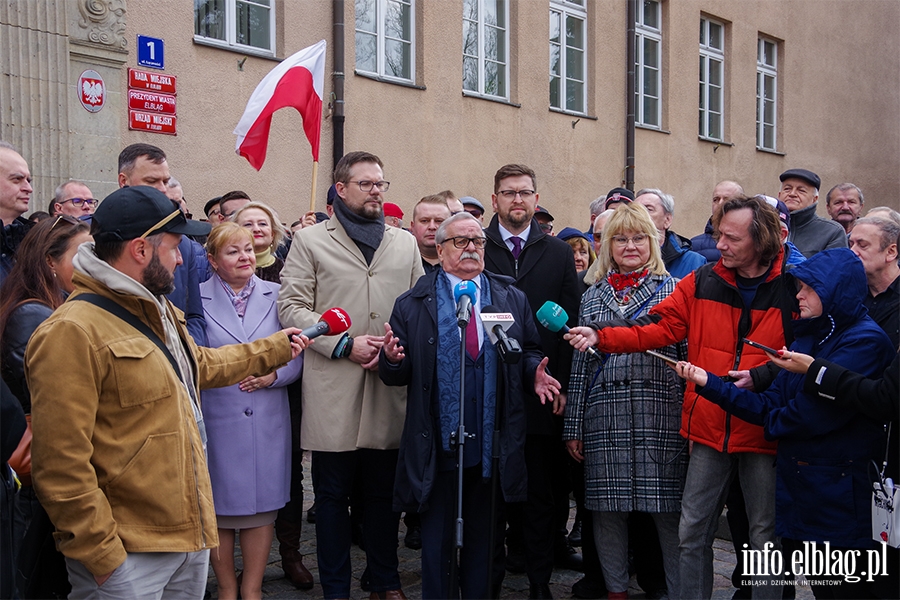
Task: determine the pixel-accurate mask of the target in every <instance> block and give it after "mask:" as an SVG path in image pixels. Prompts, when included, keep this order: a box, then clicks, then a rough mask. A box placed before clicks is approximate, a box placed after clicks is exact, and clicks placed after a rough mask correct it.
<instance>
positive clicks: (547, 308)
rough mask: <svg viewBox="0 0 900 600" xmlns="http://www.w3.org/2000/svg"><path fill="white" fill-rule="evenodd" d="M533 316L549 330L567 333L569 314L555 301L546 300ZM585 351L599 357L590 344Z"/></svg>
mask: <svg viewBox="0 0 900 600" xmlns="http://www.w3.org/2000/svg"><path fill="white" fill-rule="evenodd" d="M535 316H536V317H537V320H538V322H539V323H540V324H541V325H543V326H544V327H546V328H547V329H549V330H550V331H553V332H557V331H562V332H563V333H569V326H568V325H566V321H568V320H569V315H567V314H566V311H565V309H563V307H562V306H560V305H559V304H557V303H556V302H551V301H550V300H547V301H546V302H544V305H543V306H542V307H541V308H540V310H538V311H537V314H536V315H535ZM586 352H587V353H588V354H591V355H592V356H596V357H597V358H600V355H599V354H597V351H596V350H594V349H593V348H592V347H590V346H588V349H587V350H586Z"/></svg>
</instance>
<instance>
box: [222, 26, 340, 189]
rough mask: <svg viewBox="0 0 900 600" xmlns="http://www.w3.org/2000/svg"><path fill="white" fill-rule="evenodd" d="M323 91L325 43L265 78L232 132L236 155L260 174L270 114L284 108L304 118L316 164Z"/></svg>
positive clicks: (292, 57)
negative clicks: (235, 138)
mask: <svg viewBox="0 0 900 600" xmlns="http://www.w3.org/2000/svg"><path fill="white" fill-rule="evenodd" d="M324 89H325V40H322V41H320V42H319V43H317V44H314V45H312V46H310V47H309V48H304V49H303V50H301V51H299V52H297V53H296V54H293V55H292V56H290V57H288V58H286V59H285V60H283V61H282V62H281V64H279V65H278V66H277V67H275V68H274V69H272V70H271V71H270V72H269V74H268V75H266V76H265V77H264V78H263V80H262V81H260V82H259V85H258V86H256V89H255V90H253V94H252V95H251V96H250V100H249V101H248V102H247V108H245V109H244V116H242V117H241V120H240V122H239V123H238V124H237V127H236V128H235V129H234V134H235V135H236V136H238V139H237V146H236V147H235V152H237V153H238V154H240V155H241V156H243V157H244V158H246V159H247V160H248V161H249V162H250V166H252V167H253V168H254V169H256V170H257V171H259V170H260V169H261V168H262V166H263V163H264V162H265V161H266V146H267V145H268V143H269V127H270V126H271V125H272V113H274V112H275V111H276V110H278V109H279V108H285V107H287V106H290V107H293V108H296V109H297V112H299V113H300V116H302V117H303V130H304V131H305V132H306V137H307V138H308V139H309V143H310V145H311V146H312V156H313V160H314V161H318V160H319V138H320V134H321V123H322V98H323V96H324V93H323V91H324Z"/></svg>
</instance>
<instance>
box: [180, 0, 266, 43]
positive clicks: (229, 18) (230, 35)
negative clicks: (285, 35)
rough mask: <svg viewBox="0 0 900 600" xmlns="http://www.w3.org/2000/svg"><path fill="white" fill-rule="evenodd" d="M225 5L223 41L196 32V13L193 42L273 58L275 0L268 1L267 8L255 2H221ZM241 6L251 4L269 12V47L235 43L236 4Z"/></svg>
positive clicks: (238, 0) (251, 0)
mask: <svg viewBox="0 0 900 600" xmlns="http://www.w3.org/2000/svg"><path fill="white" fill-rule="evenodd" d="M222 1H223V2H224V3H225V39H224V40H221V39H219V38H214V37H207V36H205V35H202V34H200V33H197V31H196V13H195V17H194V18H195V22H194V28H195V29H194V41H195V42H197V43H200V44H204V45H207V46H215V47H218V48H223V49H225V50H235V51H238V52H243V53H245V54H251V55H255V56H266V57H272V56H275V47H276V40H275V12H276V11H275V2H276V0H269V6H263V5H262V4H260V3H259V2H257V1H256V0H222ZM238 2H240V3H241V4H253V5H256V6H259V7H260V8H266V9H268V11H269V47H268V48H259V47H257V46H248V45H246V44H241V43H238V41H237V3H238ZM196 9H197V5H196V2H195V5H194V10H196Z"/></svg>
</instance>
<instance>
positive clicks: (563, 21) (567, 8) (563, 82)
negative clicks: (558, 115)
mask: <svg viewBox="0 0 900 600" xmlns="http://www.w3.org/2000/svg"><path fill="white" fill-rule="evenodd" d="M554 13H555V14H557V15H558V17H559V23H560V27H559V41H553V39H552V38H551V39H550V81H551V86H552V82H553V79H558V80H559V91H558V95H557V103H556V104H554V103H553V97H552V95H551V97H550V107H551V108H555V109H558V110H563V111H566V112H571V113H576V114H580V115H583V114H587V75H588V70H587V44H588V40H587V7H586V6H585V2H584V0H569V1H567V0H550V19H551V22H552V20H553V15H554ZM569 19H575V20H578V21H580V22H581V39H582V41H583V44H584V47H583V48H577V47H574V46H569V45H568V43H567V42H568V38H567V35H566V32H567V31H568V21H569ZM551 34H552V31H551ZM554 48H556V49H557V52H558V67H559V72H558V73H554V72H553V49H554ZM570 50H571V51H573V52H580V53H581V73H582V77H583V78H582V79H577V78H575V77H572V76H571V75H570V73H569V72H568V67H569V51H570ZM570 81H571V82H576V83H578V84H580V85H581V95H580V98H578V99H576V100H575V103H577V104H580V108H579V107H578V106H574V107H573V106H570V105H569V93H568V89H569V82H570Z"/></svg>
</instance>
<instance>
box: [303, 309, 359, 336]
mask: <svg viewBox="0 0 900 600" xmlns="http://www.w3.org/2000/svg"><path fill="white" fill-rule="evenodd" d="M350 325H351V323H350V315H348V314H347V311H345V310H344V309H343V308H338V307H337V306H335V307H334V308H329V309H328V310H326V311H325V312H323V313H322V316H321V317H320V318H319V322H318V323H316V324H315V325H311V326H309V327H307V328H306V329H304V330H303V331H301V332H300V334H301V335H305V336H306V337H308V338H309V339H313V338H317V337H319V336H320V335H340V334H342V333H344V332H345V331H347V330H348V329H350Z"/></svg>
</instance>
